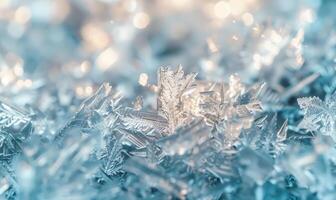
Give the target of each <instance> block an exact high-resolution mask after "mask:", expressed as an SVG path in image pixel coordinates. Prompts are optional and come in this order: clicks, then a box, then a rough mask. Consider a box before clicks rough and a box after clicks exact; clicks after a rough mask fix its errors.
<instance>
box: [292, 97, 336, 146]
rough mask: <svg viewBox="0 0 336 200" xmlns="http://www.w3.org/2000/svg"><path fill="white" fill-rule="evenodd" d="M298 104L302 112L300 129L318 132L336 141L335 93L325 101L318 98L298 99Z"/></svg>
mask: <svg viewBox="0 0 336 200" xmlns="http://www.w3.org/2000/svg"><path fill="white" fill-rule="evenodd" d="M298 104H299V106H300V108H301V109H302V110H303V112H304V118H303V120H302V121H301V122H300V124H299V127H300V128H303V129H307V130H309V131H315V132H316V131H319V132H321V133H322V134H324V135H330V136H331V137H332V138H333V139H334V140H335V141H336V134H335V131H336V93H333V94H332V95H330V96H327V97H326V99H325V101H322V100H321V99H320V98H318V97H304V98H299V99H298Z"/></svg>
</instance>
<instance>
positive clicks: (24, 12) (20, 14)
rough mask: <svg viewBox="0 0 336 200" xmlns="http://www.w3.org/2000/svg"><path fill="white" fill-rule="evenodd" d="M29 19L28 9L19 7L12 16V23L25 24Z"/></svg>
mask: <svg viewBox="0 0 336 200" xmlns="http://www.w3.org/2000/svg"><path fill="white" fill-rule="evenodd" d="M30 18H31V12H30V10H29V8H27V7H25V6H21V7H19V8H18V9H17V10H16V11H15V14H14V21H15V22H17V23H19V24H26V23H27V22H28V21H29V20H30Z"/></svg>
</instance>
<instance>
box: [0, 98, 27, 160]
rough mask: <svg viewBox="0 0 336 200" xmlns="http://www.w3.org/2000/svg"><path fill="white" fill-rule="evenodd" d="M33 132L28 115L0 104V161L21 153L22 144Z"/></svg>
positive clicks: (2, 103)
mask: <svg viewBox="0 0 336 200" xmlns="http://www.w3.org/2000/svg"><path fill="white" fill-rule="evenodd" d="M31 131H32V124H31V120H30V118H29V116H28V113H26V112H24V111H21V110H19V109H18V108H15V107H13V106H10V105H8V104H6V103H4V102H0V161H1V159H10V158H11V157H12V156H13V155H14V154H15V153H17V152H18V151H20V144H21V143H22V142H23V141H24V140H25V139H26V138H27V137H28V136H29V134H30V132H31Z"/></svg>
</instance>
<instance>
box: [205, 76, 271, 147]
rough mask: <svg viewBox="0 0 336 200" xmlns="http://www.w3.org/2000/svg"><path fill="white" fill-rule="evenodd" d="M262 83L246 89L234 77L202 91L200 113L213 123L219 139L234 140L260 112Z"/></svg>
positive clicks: (208, 121)
mask: <svg viewBox="0 0 336 200" xmlns="http://www.w3.org/2000/svg"><path fill="white" fill-rule="evenodd" d="M263 86H264V85H262V84H261V85H256V86H254V87H251V88H246V87H245V86H244V85H243V84H242V83H241V82H240V80H239V78H238V77H236V76H231V77H230V81H229V84H227V85H226V84H220V85H219V86H218V85H217V86H216V84H215V85H214V86H213V87H212V88H211V89H210V90H208V91H205V92H201V94H200V104H199V107H200V108H199V110H200V111H199V113H200V115H201V116H202V117H204V119H205V120H206V122H207V123H209V124H210V125H212V126H213V128H214V132H215V133H216V134H218V135H217V136H218V137H225V139H224V138H222V139H221V140H226V141H227V142H229V143H230V142H233V141H235V140H236V139H237V138H239V135H240V133H241V130H242V129H247V128H249V127H250V126H251V124H252V122H253V120H254V116H255V114H256V113H258V112H261V111H262V106H261V101H260V100H259V99H258V97H259V94H260V93H261V91H262V89H263Z"/></svg>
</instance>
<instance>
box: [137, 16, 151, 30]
mask: <svg viewBox="0 0 336 200" xmlns="http://www.w3.org/2000/svg"><path fill="white" fill-rule="evenodd" d="M149 22H150V18H149V16H148V14H147V13H144V12H139V13H137V14H135V16H134V17H133V25H134V26H135V27H136V28H138V29H144V28H146V27H147V26H148V24H149Z"/></svg>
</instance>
